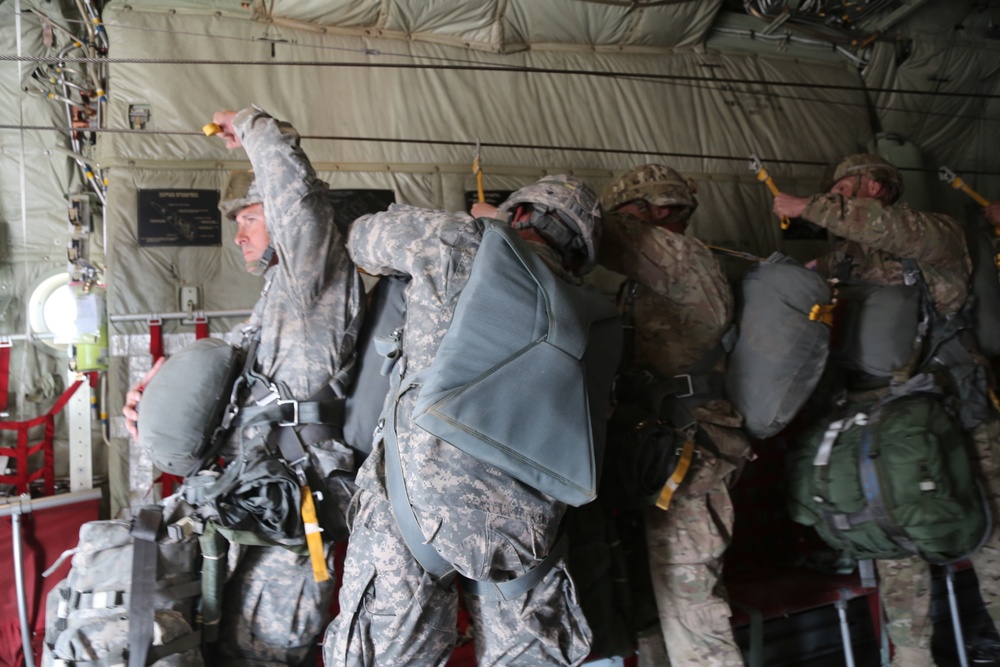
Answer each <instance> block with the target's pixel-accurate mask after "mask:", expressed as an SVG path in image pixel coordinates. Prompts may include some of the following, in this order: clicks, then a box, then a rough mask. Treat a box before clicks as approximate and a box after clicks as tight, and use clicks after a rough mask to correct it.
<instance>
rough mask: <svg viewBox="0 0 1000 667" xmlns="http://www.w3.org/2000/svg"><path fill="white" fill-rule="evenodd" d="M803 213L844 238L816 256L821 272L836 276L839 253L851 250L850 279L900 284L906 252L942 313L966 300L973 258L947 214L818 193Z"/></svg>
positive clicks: (869, 199) (883, 283)
mask: <svg viewBox="0 0 1000 667" xmlns="http://www.w3.org/2000/svg"><path fill="white" fill-rule="evenodd" d="M802 218H803V219H805V220H808V221H809V222H814V223H816V224H817V225H820V226H821V227H826V228H827V229H828V230H830V233H831V234H835V235H836V236H840V237H842V238H843V239H844V240H843V241H841V242H840V243H839V244H838V245H837V249H836V250H835V251H834V252H832V253H830V254H828V255H825V256H824V257H821V258H819V260H817V268H818V269H819V271H820V273H822V274H823V275H825V276H827V277H829V278H832V277H836V275H837V265H838V263H839V262H840V260H841V258H843V257H844V256H845V255H850V256H851V259H852V267H851V276H850V277H851V279H853V280H858V281H862V282H870V283H874V284H877V285H902V284H904V283H903V267H902V264H901V263H900V258H901V257H906V258H909V259H913V260H915V261H916V262H917V264H918V265H919V266H920V270H921V271H922V272H923V274H924V278H925V279H926V281H927V285H928V287H929V288H930V291H931V295H932V297H933V298H934V305H935V306H936V307H937V309H938V312H939V313H941V314H942V315H947V314H949V313H953V312H955V311H957V310H958V309H959V308H961V307H962V304H964V303H965V299H966V297H967V296H968V281H969V275H970V274H971V271H972V260H971V259H969V253H968V251H967V250H966V247H965V235H964V234H963V232H962V228H961V226H960V225H959V224H958V222H956V221H955V220H952V219H951V218H949V217H948V216H946V215H941V214H938V213H923V212H920V211H915V210H913V209H912V208H910V207H909V206H907V205H906V204H895V205H891V206H890V205H887V204H883V203H882V202H880V201H878V200H877V199H872V198H863V199H858V198H844V197H841V196H840V195H836V194H819V195H813V197H812V198H810V200H809V204H808V206H806V209H805V211H804V212H803V213H802Z"/></svg>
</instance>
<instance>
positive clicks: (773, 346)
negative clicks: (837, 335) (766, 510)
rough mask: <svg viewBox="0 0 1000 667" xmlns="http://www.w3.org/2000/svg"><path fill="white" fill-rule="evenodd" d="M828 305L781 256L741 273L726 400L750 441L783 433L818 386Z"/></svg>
mask: <svg viewBox="0 0 1000 667" xmlns="http://www.w3.org/2000/svg"><path fill="white" fill-rule="evenodd" d="M832 301H833V299H832V294H831V291H830V287H829V286H828V285H827V283H826V281H825V280H824V279H823V278H822V277H821V276H819V275H818V274H817V273H815V272H814V271H810V270H809V269H807V268H805V267H804V266H802V265H801V264H799V263H798V262H796V261H794V260H792V259H791V258H789V257H787V256H785V255H782V254H780V253H775V254H774V255H772V256H771V257H768V258H767V260H765V261H763V262H760V263H758V264H756V265H754V266H753V267H751V268H750V270H749V271H747V273H746V276H744V278H743V281H742V283H741V285H740V293H739V295H738V297H737V303H738V304H739V312H738V314H737V318H736V321H737V325H738V328H739V337H738V338H737V339H736V344H735V345H734V347H733V349H732V351H731V352H730V353H729V361H728V367H727V370H726V394H727V396H728V398H729V401H730V402H731V403H732V405H733V407H734V408H735V409H736V411H737V412H739V413H740V414H741V415H743V419H744V428H745V429H746V431H747V433H749V434H750V435H751V436H753V437H755V438H767V437H770V436H772V435H774V434H775V433H777V432H778V431H780V430H781V429H782V428H784V427H785V426H786V425H788V423H789V422H790V421H791V420H792V419H793V418H794V417H795V415H796V414H797V413H798V411H799V409H800V408H801V407H802V405H803V404H804V403H805V401H806V399H808V398H809V395H810V394H811V393H812V391H813V389H814V388H815V387H816V385H817V384H818V383H819V380H820V377H821V375H822V373H823V368H824V365H825V364H826V359H827V356H828V354H829V350H830V348H829V346H830V313H831V310H832Z"/></svg>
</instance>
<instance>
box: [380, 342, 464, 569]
mask: <svg viewBox="0 0 1000 667" xmlns="http://www.w3.org/2000/svg"><path fill="white" fill-rule="evenodd" d="M405 366H406V364H405V361H404V360H398V361H397V365H396V368H395V370H394V372H393V373H392V377H391V378H390V381H389V394H390V395H391V396H392V397H393V398H392V400H391V401H390V402H389V405H388V408H387V411H386V415H385V427H384V431H383V437H384V441H385V476H386V490H387V491H388V493H389V503H390V504H391V505H392V513H393V515H394V516H395V517H396V523H397V525H398V526H399V532H400V534H401V535H402V536H403V541H404V542H406V546H407V547H408V548H409V550H410V553H412V554H413V557H414V558H415V559H416V560H417V562H418V563H420V567H422V568H424V569H425V570H426V571H427V572H429V573H431V574H432V575H434V576H435V577H438V578H440V577H443V576H445V575H447V574H449V573H450V572H454V570H455V568H453V567H452V566H451V563H449V562H448V561H446V560H445V559H444V558H442V557H441V554H439V553H438V552H437V550H436V549H435V548H434V547H432V546H431V545H429V544H427V543H426V542H425V541H424V539H425V538H424V535H423V533H422V532H421V531H420V526H419V525H418V524H417V517H416V516H415V515H414V514H413V505H412V504H411V503H410V496H409V493H408V492H407V490H406V481H405V480H404V479H403V464H402V461H401V459H400V455H399V443H398V441H397V440H396V408H397V406H398V404H399V397H400V395H401V394H402V393H403V391H405V390H406V389H409V388H410V386H411V385H412V384H413V381H412V379H411V380H410V381H409V382H407V383H406V385H405V386H402V375H403V372H404V369H405Z"/></svg>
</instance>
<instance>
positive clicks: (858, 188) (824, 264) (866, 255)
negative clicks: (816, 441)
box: [774, 154, 1000, 667]
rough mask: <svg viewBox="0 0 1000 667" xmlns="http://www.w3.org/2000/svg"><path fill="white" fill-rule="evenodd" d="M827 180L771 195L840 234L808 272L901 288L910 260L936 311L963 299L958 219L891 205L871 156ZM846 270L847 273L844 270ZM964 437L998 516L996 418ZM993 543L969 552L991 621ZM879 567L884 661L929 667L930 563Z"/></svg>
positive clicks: (997, 617)
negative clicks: (887, 646)
mask: <svg viewBox="0 0 1000 667" xmlns="http://www.w3.org/2000/svg"><path fill="white" fill-rule="evenodd" d="M833 179H834V184H833V186H832V187H831V188H830V191H829V192H828V193H826V194H818V195H813V196H812V197H809V198H801V197H794V196H791V195H786V194H780V195H777V196H776V197H775V200H774V212H775V213H776V214H778V215H784V216H788V217H789V218H802V219H803V220H808V221H810V222H813V223H815V224H818V225H820V226H822V227H825V228H827V229H828V230H830V232H831V233H833V234H835V235H837V236H838V237H841V239H842V240H841V241H840V242H839V243H838V245H837V248H836V249H835V250H834V251H833V252H832V253H830V254H828V255H826V256H824V257H821V258H820V259H818V260H817V261H816V268H817V269H818V270H819V271H820V272H821V273H822V274H824V275H826V276H828V277H831V278H832V277H838V278H840V277H848V278H850V279H851V280H856V281H865V282H870V283H874V284H879V285H902V284H904V275H903V273H904V271H903V266H902V264H901V261H900V260H901V258H908V259H912V260H914V261H916V262H917V264H918V266H919V268H920V271H921V272H922V273H923V276H924V279H925V280H926V282H927V285H928V288H929V290H930V294H931V297H932V298H933V301H934V307H935V308H936V309H937V312H938V313H939V314H940V315H950V314H953V313H957V312H958V311H959V310H960V309H961V308H962V307H963V305H965V302H966V298H967V297H968V290H969V277H970V273H971V267H972V264H971V260H970V258H969V253H968V250H967V248H966V244H965V236H964V234H963V232H962V228H961V226H960V225H959V223H958V222H956V221H955V220H953V219H951V218H949V217H947V216H945V215H941V214H937V213H923V212H919V211H915V210H913V209H912V208H910V207H909V206H907V205H906V204H900V203H896V200H897V199H898V198H899V196H900V194H902V178H901V176H900V174H899V171H898V170H897V169H896V168H895V167H894V166H893V165H892V164H890V163H889V162H887V161H885V160H883V159H882V158H880V157H878V156H876V155H870V154H858V155H851V156H848V157H846V158H844V160H842V161H841V162H840V164H839V165H838V166H837V168H836V170H835V172H834V176H833ZM847 266H849V275H846V276H842V275H841V274H844V273H846V271H845V267H847ZM964 342H965V341H963V343H964ZM969 351H970V353H971V355H972V356H973V358H977V357H978V352H977V351H976V350H975V349H970V350H969ZM979 359H981V357H979ZM977 360H978V359H977ZM983 363H985V361H983ZM848 390H849V391H851V387H848ZM887 391H888V388H887V387H886V388H883V389H877V390H874V391H873V392H870V393H871V398H872V399H874V398H877V397H878V396H879V395H881V394H884V393H886V392H887ZM971 435H972V439H973V442H974V445H975V453H976V456H975V457H974V458H975V459H976V460H977V463H978V466H979V473H980V474H981V475H982V478H983V481H984V482H985V485H986V487H987V489H988V496H989V500H990V505H991V512H992V514H993V516H994V517H996V516H1000V514H998V511H1000V422H998V421H997V419H996V417H995V415H994V416H992V417H990V418H988V419H987V420H986V421H984V422H982V423H980V424H979V425H978V426H976V427H975V428H974V429H973V430H972V432H971ZM998 547H1000V530H998V529H997V524H996V522H994V530H993V533H992V534H991V535H990V537H989V539H988V541H987V543H986V546H985V547H984V548H982V549H981V550H980V551H979V552H977V553H976V554H974V555H973V556H972V557H971V560H972V562H973V565H974V566H975V568H976V570H977V571H978V572H979V573H980V590H981V592H982V595H983V600H984V602H985V603H986V608H987V610H988V611H989V613H990V615H991V617H992V618H993V622H994V623H995V624H996V623H998V621H1000V579H998V578H997V577H996V573H997V572H1000V549H998ZM877 568H878V572H879V579H880V581H879V591H880V594H881V597H882V603H883V606H884V607H885V611H886V616H887V618H888V629H889V636H890V638H891V639H892V641H893V643H894V644H895V647H896V651H895V656H894V658H893V662H892V664H893V665H899V666H901V667H902V666H905V667H922V666H926V665H933V664H934V662H933V658H932V657H931V650H930V635H931V632H932V629H933V627H932V624H931V622H930V601H931V586H930V583H931V580H930V566H929V565H928V564H927V563H926V562H925V561H923V560H922V559H921V558H919V557H917V556H914V557H911V558H904V559H899V560H892V561H878V562H877ZM998 627H1000V626H998ZM996 649H997V645H996V644H995V643H993V642H991V641H980V642H975V643H974V645H973V651H972V656H971V657H972V660H973V662H977V663H980V664H983V663H986V664H991V663H992V662H993V661H994V659H995V658H997V657H1000V651H997V650H996Z"/></svg>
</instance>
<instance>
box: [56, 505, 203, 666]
mask: <svg viewBox="0 0 1000 667" xmlns="http://www.w3.org/2000/svg"><path fill="white" fill-rule="evenodd" d="M161 520H162V511H161V508H160V507H149V508H143V509H142V510H141V511H140V513H139V516H138V517H137V519H136V521H135V523H134V524H133V523H131V522H128V521H91V522H89V523H85V524H84V525H83V526H81V527H80V542H79V546H78V547H77V548H76V549H75V553H74V554H73V562H72V563H73V564H72V568H71V569H70V571H69V575H68V576H67V577H66V579H65V580H63V581H62V582H60V583H59V584H58V585H57V586H56V587H55V588H54V589H53V590H52V591H51V592H50V594H49V597H48V600H47V609H46V623H45V652H44V656H43V663H42V664H44V665H46V666H47V667H72V666H73V665H97V664H100V665H128V666H129V667H146V665H155V666H156V667H200V666H201V665H203V664H204V661H203V659H202V653H201V643H202V637H201V632H200V631H199V628H198V624H197V622H196V620H195V618H196V611H197V610H196V606H197V602H198V598H199V596H201V594H202V585H201V579H200V572H201V552H200V550H199V543H198V535H196V534H194V533H193V531H192V530H191V527H192V524H191V523H190V519H181V520H180V521H178V522H175V523H173V524H171V525H169V526H164V525H162V521H161Z"/></svg>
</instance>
